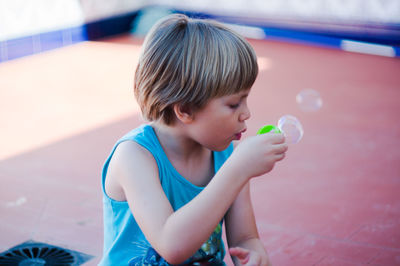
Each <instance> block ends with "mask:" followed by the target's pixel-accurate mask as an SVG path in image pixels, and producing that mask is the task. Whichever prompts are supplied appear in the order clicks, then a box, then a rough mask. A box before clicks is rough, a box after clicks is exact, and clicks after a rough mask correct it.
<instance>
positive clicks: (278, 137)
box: [265, 133, 285, 144]
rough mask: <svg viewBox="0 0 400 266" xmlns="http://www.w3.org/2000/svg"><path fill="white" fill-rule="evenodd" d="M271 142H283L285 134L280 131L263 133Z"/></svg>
mask: <svg viewBox="0 0 400 266" xmlns="http://www.w3.org/2000/svg"><path fill="white" fill-rule="evenodd" d="M265 135H266V136H267V137H268V138H269V140H270V142H271V143H272V144H281V143H285V135H283V134H282V133H268V134H265Z"/></svg>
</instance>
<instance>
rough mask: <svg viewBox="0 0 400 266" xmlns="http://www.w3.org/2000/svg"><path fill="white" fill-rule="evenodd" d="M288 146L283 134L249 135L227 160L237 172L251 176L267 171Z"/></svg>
mask: <svg viewBox="0 0 400 266" xmlns="http://www.w3.org/2000/svg"><path fill="white" fill-rule="evenodd" d="M287 149H288V146H287V144H286V143H285V137H284V135H283V134H275V133H270V134H263V135H257V136H253V137H249V138H247V139H245V140H244V141H242V142H241V143H240V144H239V145H238V146H237V147H236V149H235V150H234V151H233V153H232V155H231V156H230V158H229V159H228V162H230V163H232V167H235V168H236V169H235V170H237V171H238V173H242V174H243V175H244V176H245V177H247V178H251V177H255V176H260V175H263V174H265V173H268V172H269V171H271V170H272V169H273V168H274V165H275V163H276V162H278V161H280V160H282V159H283V158H284V157H285V152H286V151H287Z"/></svg>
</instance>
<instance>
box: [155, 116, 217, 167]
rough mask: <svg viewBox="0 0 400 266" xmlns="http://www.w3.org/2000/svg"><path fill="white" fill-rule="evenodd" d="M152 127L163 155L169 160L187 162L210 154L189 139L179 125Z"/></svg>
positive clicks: (158, 124)
mask: <svg viewBox="0 0 400 266" xmlns="http://www.w3.org/2000/svg"><path fill="white" fill-rule="evenodd" d="M152 127H153V128H154V131H155V132H156V135H157V137H158V140H159V141H160V143H161V146H162V147H163V149H164V151H165V153H166V154H167V156H168V157H169V158H171V159H172V158H177V159H179V160H183V161H187V160H190V159H191V158H192V159H193V158H199V157H202V156H204V155H209V154H210V152H211V151H210V150H208V149H206V148H204V147H203V146H201V145H200V144H199V143H198V142H195V141H194V140H193V139H191V138H190V137H189V136H188V135H187V134H186V132H185V130H184V129H183V128H181V127H180V126H179V125H173V126H168V125H164V124H161V123H157V122H156V123H153V124H152Z"/></svg>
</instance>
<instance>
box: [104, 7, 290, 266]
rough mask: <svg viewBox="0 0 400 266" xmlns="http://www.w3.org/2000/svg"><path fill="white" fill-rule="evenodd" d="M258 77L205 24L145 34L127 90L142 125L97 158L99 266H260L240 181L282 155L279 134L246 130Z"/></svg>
mask: <svg viewBox="0 0 400 266" xmlns="http://www.w3.org/2000/svg"><path fill="white" fill-rule="evenodd" d="M257 74H258V67H257V60H256V55H255V52H254V50H253V49H252V47H251V46H250V44H249V43H248V42H247V41H246V40H244V38H242V37H241V36H239V35H238V34H236V33H235V32H233V31H231V30H230V29H228V28H227V27H225V26H223V25H221V24H219V23H217V22H213V21H209V20H201V19H189V18H188V17H186V16H185V15H177V14H175V15H170V16H168V17H167V18H165V19H163V20H161V21H160V22H159V23H158V24H156V25H155V26H154V27H153V28H152V30H151V31H150V32H149V33H148V35H147V36H146V39H145V41H144V44H143V48H142V52H141V56H140V59H139V63H138V66H137V69H136V73H135V85H134V91H135V96H136V99H137V101H138V103H139V105H140V107H141V110H142V113H143V116H144V117H145V118H146V119H147V120H148V121H149V124H145V125H142V126H140V127H138V128H136V129H134V130H133V131H131V132H129V133H128V134H127V135H125V136H124V137H123V138H121V139H120V140H119V141H118V142H117V143H116V145H115V146H114V148H113V150H112V152H111V154H110V156H109V157H108V159H107V160H106V163H105V165H104V168H103V174H102V187H103V193H104V200H103V203H104V254H103V258H102V261H101V262H100V264H101V265H171V264H172V265H225V263H224V261H223V259H224V255H225V250H224V244H223V242H222V237H221V235H222V226H223V223H224V225H225V230H226V237H227V242H228V243H227V244H228V246H229V247H230V249H229V252H230V255H231V256H232V259H233V261H234V263H235V264H236V265H269V260H268V257H267V253H266V251H265V249H264V247H263V245H262V243H261V241H260V239H259V236H258V232H257V228H256V223H255V218H254V214H253V208H252V204H251V201H250V189H249V180H250V179H251V178H253V177H256V176H259V175H262V174H265V173H267V172H269V171H271V170H272V168H273V167H274V164H275V163H276V162H277V161H280V160H282V159H283V158H284V155H285V152H286V150H287V145H286V144H285V143H284V137H283V135H282V134H264V135H257V136H252V137H249V138H247V139H246V140H244V141H243V142H241V143H240V144H239V145H238V146H237V147H236V148H235V150H233V145H232V141H233V140H239V139H240V138H241V135H242V133H243V132H245V131H246V120H247V119H249V117H250V112H249V109H248V106H247V97H248V95H249V93H250V88H251V87H252V85H253V83H254V81H255V79H256V77H257Z"/></svg>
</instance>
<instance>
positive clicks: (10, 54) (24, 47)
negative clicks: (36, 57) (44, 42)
mask: <svg viewBox="0 0 400 266" xmlns="http://www.w3.org/2000/svg"><path fill="white" fill-rule="evenodd" d="M6 50H7V59H8V60H11V59H15V58H19V57H22V56H27V55H31V54H33V53H34V48H33V38H32V36H28V37H23V38H18V39H13V40H8V41H6Z"/></svg>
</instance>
